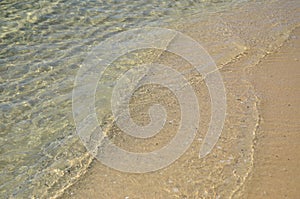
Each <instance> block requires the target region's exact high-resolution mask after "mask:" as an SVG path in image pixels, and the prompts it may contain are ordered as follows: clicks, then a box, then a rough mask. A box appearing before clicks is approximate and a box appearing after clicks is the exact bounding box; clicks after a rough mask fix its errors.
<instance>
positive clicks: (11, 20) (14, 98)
mask: <svg viewBox="0 0 300 199" xmlns="http://www.w3.org/2000/svg"><path fill="white" fill-rule="evenodd" d="M0 5H1V7H0V10H1V12H0V24H1V26H0V74H1V76H0V78H1V79H0V91H1V98H0V102H1V104H0V110H1V124H0V125H1V126H0V129H1V137H0V146H1V157H0V158H1V173H0V176H1V177H0V184H1V185H0V193H1V196H2V197H3V198H8V197H14V198H26V197H37V198H48V197H54V196H57V195H59V194H60V193H61V192H62V191H63V190H65V189H66V188H67V187H69V186H70V185H72V184H73V183H74V182H75V180H77V179H78V177H80V176H81V175H82V174H83V173H85V172H86V170H87V168H88V167H89V165H90V163H91V161H92V157H91V156H90V155H89V154H88V153H87V152H86V150H85V148H84V146H83V144H82V143H81V142H80V140H79V138H78V136H77V135H76V130H75V125H74V121H73V117H72V89H73V85H74V80H75V76H76V73H77V71H78V69H79V68H80V66H81V64H82V62H83V60H84V59H85V57H86V55H87V53H88V52H90V50H91V49H92V48H93V47H94V46H96V45H97V44H99V42H101V41H103V40H104V39H106V38H108V37H110V36H112V35H114V34H116V33H118V32H121V31H124V30H128V29H131V28H135V27H145V26H158V27H169V28H174V29H178V30H180V31H182V32H184V33H185V34H187V35H189V36H191V37H192V38H194V39H195V40H197V41H198V42H200V44H201V45H203V46H204V47H205V49H206V50H207V51H208V52H209V53H210V54H211V55H212V57H213V58H214V60H215V61H216V63H217V65H218V67H219V68H222V67H223V66H224V65H225V64H226V63H231V62H232V61H233V60H235V59H236V58H237V57H239V56H241V57H243V56H246V58H244V60H243V62H241V63H242V64H241V65H233V66H231V67H227V68H226V67H224V68H222V69H221V72H222V71H223V75H224V81H225V84H226V87H227V89H228V93H227V94H228V99H229V102H230V103H229V105H228V106H229V107H228V110H229V112H228V115H229V117H228V118H227V120H226V124H227V126H225V127H226V128H225V130H224V133H223V138H222V139H223V140H222V141H220V144H219V145H218V146H217V147H219V148H217V149H218V150H219V151H218V150H217V151H215V152H214V156H211V157H210V158H208V159H205V160H201V161H200V160H193V159H194V158H196V156H195V153H194V152H193V150H191V151H190V152H189V155H187V156H186V157H185V158H183V159H182V160H181V161H179V163H182V165H183V166H182V167H180V166H179V167H177V168H176V167H175V168H174V167H172V168H171V169H169V170H168V169H167V170H166V171H165V174H164V175H162V176H165V178H166V179H165V178H164V177H162V176H161V175H160V174H158V176H156V177H155V176H154V177H153V178H150V179H152V180H153V181H152V182H157V183H158V185H160V183H159V182H160V181H163V179H165V181H169V180H170V179H168V178H167V177H166V176H170V175H174V176H175V174H176V176H177V177H176V179H172V180H171V181H172V182H173V181H174V182H176V183H177V184H179V186H180V185H181V186H182V184H183V182H184V181H185V180H186V179H187V177H188V176H194V177H193V178H192V179H189V180H190V181H191V182H193V186H191V187H199V184H202V185H203V186H202V187H201V188H199V189H192V188H191V187H187V188H186V190H184V191H185V192H186V193H185V194H183V193H182V195H186V196H191V197H192V196H195V197H196V196H200V195H201V196H202V197H205V196H207V197H208V196H212V195H214V194H215V193H216V192H217V193H218V195H221V196H228V195H233V194H234V193H236V190H238V189H240V187H241V186H242V182H243V180H244V179H245V178H246V177H247V175H248V174H249V172H251V166H252V159H251V158H252V153H253V151H252V144H253V139H254V133H253V132H255V128H256V125H257V122H258V120H259V118H258V113H257V111H256V108H255V106H256V103H257V98H256V96H255V94H254V93H253V90H252V87H251V85H250V84H248V82H247V81H246V80H245V79H243V70H244V69H245V68H247V67H251V66H253V65H255V63H256V62H258V61H259V58H261V57H262V56H264V55H265V54H266V53H269V52H272V50H274V49H276V48H277V47H278V46H280V45H281V43H282V41H283V40H284V39H285V38H287V35H288V33H289V31H290V30H291V29H292V28H294V27H295V26H296V25H298V24H299V14H298V13H297V11H299V3H298V2H297V1H286V2H284V3H280V2H277V1H270V2H265V1H253V2H252V1H200V2H194V1H180V2H176V3H169V2H166V1H133V2H130V3H129V2H126V1H105V2H102V1H51V2H46V1H31V2H26V3H20V2H17V1H15V2H13V1H1V2H0ZM270 7H272V8H274V9H270ZM229 8H235V9H234V10H233V11H231V10H230V9H229ZM275 8H276V9H275ZM253 13H256V14H253ZM237 16H239V17H237ZM186 27H188V28H186ZM204 27H205V28H204ZM256 28H257V29H256ZM146 54H147V53H146ZM139 56H140V58H141V57H144V58H145V59H147V55H146V56H143V55H139ZM170 57H172V55H167V54H162V55H161V56H160V62H165V63H170ZM148 58H149V53H148ZM172 60H176V58H174V59H172ZM178 61H180V60H178ZM175 63H178V62H175ZM123 64H126V62H123ZM170 64H172V63H170ZM173 64H174V63H173ZM228 71H230V72H228ZM113 72H114V71H113V70H112V71H111V74H110V73H109V71H108V76H110V75H112V74H113ZM231 74H234V75H233V76H231ZM237 76H238V77H240V78H239V79H238V80H237V79H236V77H237ZM190 78H191V82H192V85H195V86H197V85H198V84H197V83H199V82H201V81H202V80H203V79H202V78H200V77H199V79H197V78H196V79H194V80H193V76H192V75H191V77H190ZM110 81H111V80H110ZM242 83H243V84H242ZM202 84H203V81H202ZM202 87H205V85H202ZM100 88H101V87H100ZM102 92H103V91H102ZM141 93H143V92H142V91H141ZM166 95H167V96H168V94H167V93H166ZM199 95H200V96H202V94H201V93H199ZM97 96H98V97H99V96H100V97H99V99H98V100H99V101H101V94H98V95H97ZM141 99H142V98H141ZM203 99H205V95H204V96H203ZM235 99H240V100H237V101H238V103H237V102H236V101H234V100H235ZM137 101H138V100H137ZM162 101H164V100H162ZM240 101H243V103H240ZM166 102H168V101H166ZM174 103H175V102H174ZM137 104H143V103H137ZM166 104H168V103H166ZM206 105H207V104H206ZM143 106H145V104H143ZM102 107H103V106H102ZM247 107H251V108H247ZM141 109H143V107H138V106H137V107H136V111H135V113H139V111H140V110H141ZM97 111H98V113H99V114H100V113H101V114H104V115H105V114H106V113H102V112H105V111H106V109H105V110H101V109H100V110H99V109H98V110H97ZM207 111H209V110H206V109H204V110H202V112H203V114H204V115H207V116H206V117H205V116H204V120H203V123H201V124H202V125H203V129H206V128H207V125H208V124H207V122H208V121H209V114H208V113H207ZM101 114H100V115H101ZM133 115H134V114H133ZM174 116H175V117H177V116H176V114H175V115H174ZM136 117H139V116H136ZM205 118H206V119H205ZM241 118H244V119H241ZM99 119H100V121H101V120H102V121H104V119H103V118H102V117H99ZM145 120H146V119H145ZM145 120H143V119H141V121H140V122H141V123H143V122H144V121H145ZM248 120H249V121H248ZM205 123H206V124H205ZM201 133H202V134H204V130H203V131H201ZM166 138H168V137H161V138H159V139H158V140H161V142H162V144H163V143H166V142H167V141H166ZM198 139H201V137H200V138H198ZM115 142H116V143H118V145H120V146H122V147H128V149H131V150H136V148H135V142H133V141H132V140H131V138H123V139H122V137H121V138H116V140H115ZM228 143H230V144H228ZM146 146H148V150H149V149H153V148H155V147H157V146H154V147H153V146H152V145H150V143H149V144H148V145H147V143H146ZM196 146H197V145H196ZM158 147H159V146H158ZM230 147H232V148H230ZM195 148H197V149H198V148H199V147H198V146H197V147H195ZM224 148H225V149H224ZM221 149H222V150H221ZM241 149H243V152H240V151H241ZM195 151H196V149H195ZM237 151H239V152H237ZM220 156H222V157H223V159H222V161H220V159H219V157H220ZM199 161H200V162H199ZM242 161H244V162H242ZM179 163H177V164H179ZM197 165H202V166H200V167H201V168H205V167H212V169H211V170H210V171H209V173H210V174H209V178H207V179H204V177H203V176H206V174H207V173H206V172H207V170H205V169H204V170H201V169H199V170H197V171H196V172H195V170H193V169H191V170H190V171H189V172H186V173H183V172H182V170H181V169H183V168H185V166H186V167H189V168H198V167H197ZM177 166H178V165H177ZM99 171H103V170H101V169H100V170H99ZM104 171H105V169H104ZM233 171H234V172H235V173H234V175H232V173H233ZM107 172H108V174H107V176H108V177H107V178H108V179H109V178H110V175H109V174H111V172H112V173H113V171H107ZM197 176H200V178H201V179H203V180H202V181H201V180H197V179H196V177H197ZM219 176H222V177H221V179H220V178H219ZM143 177H145V176H141V177H137V178H138V179H135V177H132V178H129V179H132V180H133V182H134V180H141V181H143V179H144V178H143ZM147 177H149V176H147ZM123 178H125V177H124V176H123ZM126 178H128V176H127V175H126ZM194 178H195V179H194ZM224 179H227V182H228V184H225V185H224V184H223V183H222V182H223V180H224ZM145 184H147V183H145ZM151 185H152V184H151V183H150V184H149V186H151ZM128 187H129V190H130V187H131V188H132V190H137V185H136V184H134V183H133V184H132V186H130V185H128ZM160 187H162V188H166V187H167V188H166V189H170V190H172V189H174V187H172V186H170V187H169V186H163V185H161V186H160ZM102 188H103V189H105V188H104V187H102ZM177 189H179V188H177ZM190 189H192V190H190ZM117 190H118V189H115V190H114V192H116V193H117V192H118V191H117ZM105 191H106V192H105ZM105 191H103V194H104V195H105V194H107V195H108V196H109V195H110V194H109V193H110V191H112V189H105ZM181 191H182V190H181ZM184 191H183V192H184ZM132 192H134V191H132ZM199 192H200V193H201V194H199ZM172 194H175V195H179V193H177V192H176V191H175V192H174V193H173V192H172ZM188 194H191V195H188ZM197 194H198V195H197ZM215 196H216V195H215Z"/></svg>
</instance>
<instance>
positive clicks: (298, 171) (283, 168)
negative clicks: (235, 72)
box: [244, 28, 300, 199]
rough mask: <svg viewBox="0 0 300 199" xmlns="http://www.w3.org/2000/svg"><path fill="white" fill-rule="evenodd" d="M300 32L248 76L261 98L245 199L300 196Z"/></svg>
mask: <svg viewBox="0 0 300 199" xmlns="http://www.w3.org/2000/svg"><path fill="white" fill-rule="evenodd" d="M299 59H300V28H298V29H296V30H295V31H293V32H292V34H291V36H290V38H289V40H288V41H287V42H285V43H284V45H283V46H282V47H281V48H280V49H279V50H278V51H277V52H275V53H274V54H271V55H268V56H266V57H265V58H264V59H263V60H262V61H261V63H260V64H258V66H256V67H254V68H252V69H251V70H250V71H249V72H248V74H249V77H250V79H251V82H252V83H253V85H254V87H255V89H256V91H257V94H258V97H259V98H260V106H259V112H260V114H261V118H262V119H261V123H260V125H259V128H258V132H257V135H256V136H257V138H256V144H255V153H254V167H253V171H252V177H251V178H250V180H248V182H247V183H246V186H245V193H244V197H245V198H273V199H275V198H299V195H300V160H299V158H300V145H299V142H300V123H299V119H300V60H299Z"/></svg>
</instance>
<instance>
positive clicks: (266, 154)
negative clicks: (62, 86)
mask: <svg viewBox="0 0 300 199" xmlns="http://www.w3.org/2000/svg"><path fill="white" fill-rule="evenodd" d="M291 2H293V1H291ZM283 4H284V3H282V2H275V3H274V5H272V6H273V7H274V8H278V12H277V13H274V12H273V11H272V10H271V11H270V9H269V6H270V5H265V4H262V5H257V4H256V3H253V5H254V6H253V7H251V6H250V8H251V9H248V8H247V9H248V10H247V12H245V10H244V8H240V10H235V11H233V12H232V13H223V16H220V18H211V19H210V20H211V21H206V20H202V21H201V20H200V21H198V20H196V21H192V22H190V23H188V24H184V25H182V24H181V25H178V27H175V29H178V30H180V31H182V32H184V33H185V34H187V35H189V36H191V37H192V38H194V39H195V40H196V41H198V42H200V43H201V44H202V45H203V46H204V47H205V48H206V49H207V50H208V52H209V53H210V54H211V55H212V57H213V59H214V60H215V61H216V63H217V66H218V68H219V71H220V72H221V74H222V76H223V80H224V84H225V87H226V94H227V117H226V121H225V126H224V129H223V132H222V135H221V137H220V139H219V141H218V143H217V145H216V146H215V148H214V149H213V151H212V152H211V153H210V154H209V155H208V156H207V157H205V158H204V159H199V158H198V153H199V148H200V146H201V141H202V140H203V137H204V136H205V133H206V132H207V129H208V125H209V120H210V116H211V115H210V99H209V93H208V90H207V88H206V85H205V79H204V77H202V76H201V75H198V74H195V73H193V72H189V73H187V74H186V78H187V79H188V80H189V83H190V84H191V85H192V86H193V87H194V90H195V92H196V95H197V97H198V98H199V99H201V101H200V102H199V103H200V104H199V105H200V109H201V110H200V112H201V113H200V115H201V121H200V124H199V126H200V127H199V129H198V132H197V136H196V139H195V140H194V142H193V143H192V145H191V147H190V148H189V149H188V150H187V152H186V153H185V154H184V155H183V156H182V157H180V158H179V159H178V160H177V161H176V162H175V163H174V164H172V165H170V166H169V167H167V168H164V169H161V170H159V171H155V172H151V173H146V174H132V173H123V172H120V171H116V170H114V169H111V168H109V167H106V166H104V165H103V164H102V163H101V162H99V161H97V160H95V161H94V162H93V163H92V164H91V166H90V169H89V170H88V171H87V173H86V174H85V175H84V176H82V177H81V178H80V180H79V181H78V182H77V183H76V184H75V185H74V186H73V187H71V188H70V189H68V190H66V191H65V193H64V195H63V196H62V198H284V197H286V198H297V196H298V195H299V194H300V193H299V191H298V190H300V189H299V188H298V187H299V184H300V182H299V177H297V176H298V175H299V174H300V172H299V166H300V165H299V161H298V160H297V158H298V157H299V152H298V151H300V150H299V146H298V145H297V142H299V131H300V127H299V124H298V123H299V122H298V120H299V112H300V110H299V85H300V82H299V60H298V59H299V57H300V56H299V52H300V51H299V43H300V42H299V37H300V34H299V33H300V31H299V29H297V30H296V31H294V32H293V33H292V34H291V35H290V37H288V35H289V33H290V30H291V29H293V27H295V26H296V25H297V23H298V21H297V19H295V18H294V16H293V15H292V14H290V13H294V14H295V13H297V12H296V11H297V7H293V6H292V7H290V8H289V7H284V5H283ZM291 5H292V4H291ZM276 6H277V7H276ZM292 8H294V9H292ZM287 10H290V13H289V14H290V15H289V14H287ZM254 12H257V15H253V13H254ZM262 13H264V14H262ZM271 15H273V16H272V17H273V18H272V20H270V21H269V20H267V19H266V16H271ZM237 16H239V19H241V20H237ZM295 16H297V15H295ZM245 21H246V22H248V23H249V24H248V26H244V23H245ZM286 21H288V23H286ZM212 24H213V25H214V24H215V26H212ZM203 27H209V30H207V29H203ZM173 28H174V27H173ZM212 38H213V39H212ZM287 38H289V39H288V40H287V41H286V42H285V43H284V45H283V46H282V47H280V46H281V45H282V43H283V41H284V40H286V39H287ZM274 52H275V53H274ZM156 62H157V63H160V64H165V65H168V66H172V67H176V66H178V65H179V66H180V67H179V68H178V69H179V71H181V72H184V71H189V70H190V69H191V66H190V65H189V64H188V63H186V62H185V61H183V60H182V59H180V58H178V57H176V56H174V55H172V54H169V53H162V54H161V55H160V56H159V59H158V60H156ZM190 71H192V70H190ZM149 91H151V92H149ZM96 98H97V96H96ZM156 102H159V103H161V104H162V105H164V106H165V108H166V110H167V112H168V118H167V121H168V122H167V123H166V126H165V128H164V129H163V130H162V132H160V133H159V134H158V135H157V136H155V137H154V138H153V139H152V140H144V142H143V143H142V144H141V142H140V140H138V139H134V138H132V137H130V136H127V135H124V134H122V132H121V131H120V129H118V127H117V126H116V125H115V124H112V125H111V126H110V127H109V129H108V135H109V138H110V139H111V141H113V142H114V143H115V144H116V145H118V146H119V147H121V148H124V149H126V150H129V151H137V152H148V151H152V150H155V149H157V148H160V147H162V146H164V145H165V144H166V143H168V140H170V138H172V136H174V134H175V133H176V129H177V128H178V125H179V119H180V110H179V106H178V101H176V98H174V95H172V93H170V92H169V91H168V90H167V89H165V88H162V87H157V86H152V87H142V88H141V89H139V90H138V91H137V92H136V94H135V95H134V97H133V99H132V101H131V104H132V106H131V109H132V110H131V111H132V112H131V114H132V117H133V119H134V120H135V121H136V122H137V123H138V124H140V125H145V124H147V123H148V122H149V118H148V116H147V110H148V108H149V106H151V104H153V103H156ZM100 119H103V118H100ZM297 149H298V150H297ZM297 186H298V187H297Z"/></svg>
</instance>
